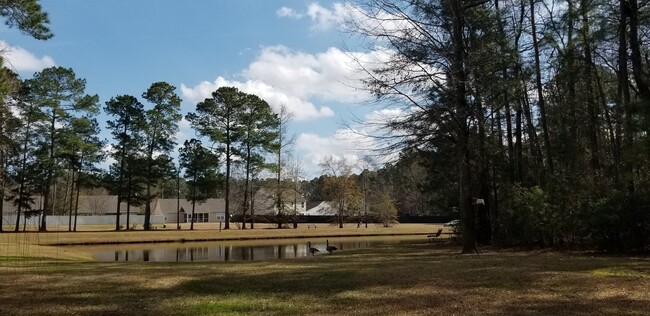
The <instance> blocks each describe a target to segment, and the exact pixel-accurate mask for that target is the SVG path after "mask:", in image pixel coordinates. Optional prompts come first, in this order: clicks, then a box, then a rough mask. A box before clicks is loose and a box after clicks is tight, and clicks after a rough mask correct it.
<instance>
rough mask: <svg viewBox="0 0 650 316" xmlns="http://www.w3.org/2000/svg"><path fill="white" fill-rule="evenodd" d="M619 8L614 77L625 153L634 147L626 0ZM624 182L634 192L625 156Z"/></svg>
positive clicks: (631, 161)
mask: <svg viewBox="0 0 650 316" xmlns="http://www.w3.org/2000/svg"><path fill="white" fill-rule="evenodd" d="M619 8H620V24H619V26H618V72H617V73H616V75H617V76H616V77H617V79H618V91H617V98H618V102H619V104H618V107H619V109H620V111H621V112H623V113H624V115H625V119H624V126H625V128H624V131H625V134H624V143H625V153H626V154H631V153H632V152H633V148H634V134H635V128H634V118H633V116H632V108H631V106H630V84H629V81H628V80H629V79H628V78H629V74H628V70H627V67H628V55H627V15H628V13H627V12H628V11H629V8H628V5H627V1H626V0H620V1H619ZM624 166H625V167H624V180H623V181H624V182H625V183H626V186H627V189H628V191H629V192H634V190H635V188H634V187H635V183H634V169H635V167H634V166H635V162H634V159H630V158H627V159H625V161H624Z"/></svg>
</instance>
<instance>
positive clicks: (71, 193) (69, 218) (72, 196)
mask: <svg viewBox="0 0 650 316" xmlns="http://www.w3.org/2000/svg"><path fill="white" fill-rule="evenodd" d="M74 174H75V170H74V168H72V175H71V178H72V179H71V180H70V179H68V181H70V182H71V183H70V207H69V210H70V211H69V214H68V231H72V211H73V206H74V204H73V203H72V200H73V199H74V182H75V181H74ZM67 187H68V186H67V185H66V190H67ZM66 193H67V192H66ZM66 196H67V194H66ZM64 206H65V203H64Z"/></svg>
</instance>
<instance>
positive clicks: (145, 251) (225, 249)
mask: <svg viewBox="0 0 650 316" xmlns="http://www.w3.org/2000/svg"><path fill="white" fill-rule="evenodd" d="M388 242H397V241H389V240H364V241H361V240H360V241H350V240H342V241H335V240H330V245H333V246H336V247H337V248H338V249H339V250H338V251H341V250H345V249H356V248H370V247H376V246H378V245H381V244H385V243H388ZM144 247H147V248H144ZM312 247H315V248H318V249H320V250H321V252H320V253H316V254H315V255H316V256H318V255H327V252H326V250H325V247H326V244H325V242H322V243H313V244H312ZM93 253H94V257H95V259H96V260H97V261H151V262H194V261H251V260H270V259H286V258H298V257H305V256H307V255H311V254H310V253H309V252H308V248H307V244H306V242H295V243H283V244H276V245H245V244H241V243H239V244H235V245H233V244H223V243H221V244H218V243H200V244H199V243H194V244H184V243H178V244H167V245H161V246H152V245H144V246H143V248H134V247H133V246H119V245H116V246H113V248H112V249H110V250H107V249H106V248H104V249H98V250H95V251H94V252H93Z"/></svg>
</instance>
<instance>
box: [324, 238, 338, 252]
mask: <svg viewBox="0 0 650 316" xmlns="http://www.w3.org/2000/svg"><path fill="white" fill-rule="evenodd" d="M325 249H327V252H329V253H330V255H331V254H332V252H333V251H334V250H337V249H338V248H336V247H335V246H330V240H329V239H328V240H327V247H326V248H325Z"/></svg>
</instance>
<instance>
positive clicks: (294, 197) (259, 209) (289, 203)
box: [254, 188, 307, 215]
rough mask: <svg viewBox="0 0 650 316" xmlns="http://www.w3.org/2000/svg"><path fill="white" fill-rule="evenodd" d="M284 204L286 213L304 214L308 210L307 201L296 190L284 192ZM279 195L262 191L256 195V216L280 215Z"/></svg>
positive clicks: (270, 191) (271, 191) (266, 190)
mask: <svg viewBox="0 0 650 316" xmlns="http://www.w3.org/2000/svg"><path fill="white" fill-rule="evenodd" d="M281 196H282V204H283V210H284V212H285V213H287V212H293V211H294V210H295V211H296V213H298V214H302V213H303V212H305V211H306V210H307V201H306V200H305V198H304V197H303V196H302V195H301V194H300V193H298V192H296V190H294V189H287V190H284V191H282V195H281ZM277 198H278V197H277V194H276V193H275V192H274V191H273V190H268V189H264V188H262V189H260V190H259V191H257V192H256V193H255V204H254V209H255V215H272V214H277V213H278V205H277V204H278V201H277Z"/></svg>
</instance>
